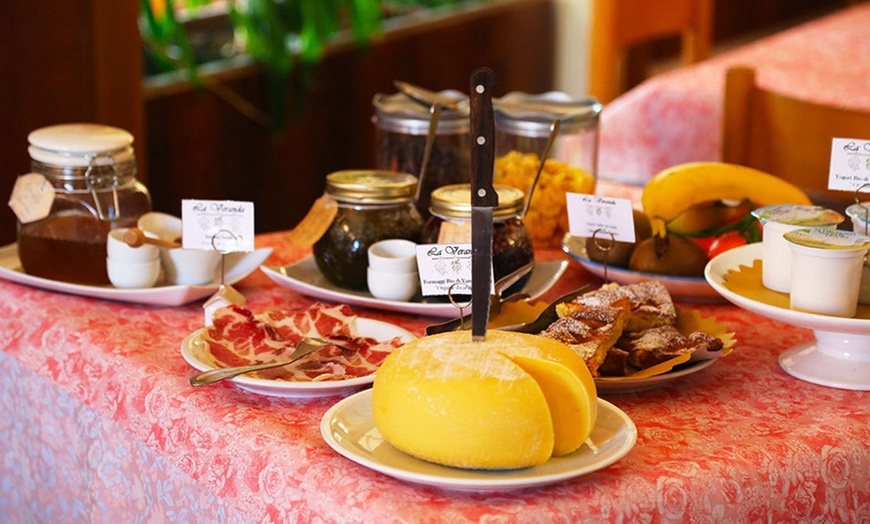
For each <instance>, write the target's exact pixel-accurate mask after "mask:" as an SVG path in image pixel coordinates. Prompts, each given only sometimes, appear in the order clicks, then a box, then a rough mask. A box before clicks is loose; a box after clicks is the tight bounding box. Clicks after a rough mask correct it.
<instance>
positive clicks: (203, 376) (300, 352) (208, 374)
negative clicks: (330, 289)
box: [190, 337, 352, 386]
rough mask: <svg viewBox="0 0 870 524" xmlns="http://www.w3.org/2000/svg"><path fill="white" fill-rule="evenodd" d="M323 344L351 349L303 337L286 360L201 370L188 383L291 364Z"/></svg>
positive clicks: (196, 383) (210, 382)
mask: <svg viewBox="0 0 870 524" xmlns="http://www.w3.org/2000/svg"><path fill="white" fill-rule="evenodd" d="M324 346H336V347H338V348H341V349H343V350H345V351H352V350H351V349H350V348H348V347H345V346H342V345H341V344H336V343H335V342H331V341H329V340H324V339H322V338H313V337H305V338H304V339H302V341H301V342H299V344H298V345H297V346H296V350H295V351H293V353H291V354H290V358H288V359H287V360H279V361H277V362H267V363H265V364H252V365H250V366H239V367H234V368H219V369H212V370H209V371H203V372H202V373H199V374H197V375H194V376H192V377H190V385H191V386H205V385H207V384H212V383H214V382H218V381H221V380H224V379H228V378H233V377H235V376H238V375H242V374H245V373H250V372H252V371H260V370H263V369H272V368H280V367H282V366H286V365H289V364H292V363H294V362H296V361H297V360H299V359H300V358H302V357H304V356H305V355H308V354H309V353H313V352H315V351H317V350H318V349H320V348H322V347H324Z"/></svg>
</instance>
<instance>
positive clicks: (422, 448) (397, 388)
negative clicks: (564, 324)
mask: <svg viewBox="0 0 870 524" xmlns="http://www.w3.org/2000/svg"><path fill="white" fill-rule="evenodd" d="M372 412H373V416H374V422H375V427H377V429H378V431H379V432H380V433H381V435H382V436H383V437H384V438H385V439H386V440H387V441H388V442H389V443H390V444H392V445H393V446H395V447H396V448H398V449H400V450H401V451H404V452H405V453H408V454H410V455H413V456H415V457H417V458H420V459H423V460H427V461H430V462H435V463H438V464H443V465H446V466H454V467H459V468H469V469H514V468H523V467H529V466H534V465H537V464H542V463H544V462H546V461H547V460H548V459H549V458H550V457H551V456H553V455H564V454H567V453H570V452H572V451H574V450H576V449H577V448H579V447H580V446H581V445H582V444H583V442H585V440H586V439H587V437H588V436H589V433H590V432H591V431H592V427H593V426H594V424H595V418H596V416H597V397H596V391H595V382H594V381H593V379H592V376H591V374H590V373H589V369H588V368H587V367H586V364H585V363H584V362H583V359H581V358H580V357H579V356H578V355H577V354H576V353H575V352H574V351H572V350H571V349H570V348H569V347H568V346H566V345H564V344H562V343H561V342H558V341H556V340H552V339H548V338H544V337H539V336H535V335H527V334H522V333H512V332H506V331H490V332H488V333H487V336H486V341H485V342H473V341H472V340H471V333H470V332H468V331H456V332H450V333H443V334H440V335H434V336H429V337H423V338H419V339H416V340H413V341H411V342H409V343H407V344H405V345H404V346H402V347H401V348H399V349H398V350H396V351H394V352H393V353H392V354H391V355H390V356H389V357H387V359H386V360H385V361H384V363H383V364H382V365H381V367H380V369H379V370H378V372H377V375H376V376H375V382H374V385H373V386H372Z"/></svg>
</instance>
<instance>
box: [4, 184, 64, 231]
mask: <svg viewBox="0 0 870 524" xmlns="http://www.w3.org/2000/svg"><path fill="white" fill-rule="evenodd" d="M53 203H54V188H53V187H52V186H51V183H50V182H49V181H48V180H46V178H45V176H43V175H41V174H39V173H27V174H26V175H21V176H19V177H18V178H16V179H15V185H14V186H12V194H11V195H10V196H9V207H10V208H12V212H13V213H15V216H16V217H17V218H18V221H19V222H21V223H22V224H29V223H30V222H36V221H37V220H42V219H43V218H45V217H47V216H48V214H49V213H50V212H51V205H52V204H53Z"/></svg>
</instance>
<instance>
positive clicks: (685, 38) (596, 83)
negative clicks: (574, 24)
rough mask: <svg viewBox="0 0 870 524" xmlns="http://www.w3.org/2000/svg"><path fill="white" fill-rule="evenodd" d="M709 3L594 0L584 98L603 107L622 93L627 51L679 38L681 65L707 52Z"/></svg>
mask: <svg viewBox="0 0 870 524" xmlns="http://www.w3.org/2000/svg"><path fill="white" fill-rule="evenodd" d="M712 3H713V0H593V2H592V33H591V50H590V51H591V52H590V60H589V94H590V95H592V96H594V97H596V98H597V99H598V101H599V102H601V103H606V102H610V101H611V100H613V99H614V98H616V97H617V96H618V95H619V94H621V93H622V92H624V91H625V78H626V62H627V60H626V58H627V54H628V51H629V49H631V48H632V47H635V46H637V45H638V44H643V43H646V42H651V41H654V40H658V39H662V38H665V37H670V36H677V35H679V36H680V38H681V44H682V45H681V56H682V62H683V63H684V64H691V63H694V62H698V61H700V60H703V59H705V58H707V56H708V55H709V54H710V26H711V23H712V11H713V7H712Z"/></svg>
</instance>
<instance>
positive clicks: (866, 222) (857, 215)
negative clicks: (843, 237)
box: [846, 202, 870, 235]
mask: <svg viewBox="0 0 870 524" xmlns="http://www.w3.org/2000/svg"><path fill="white" fill-rule="evenodd" d="M846 216H848V217H849V219H850V220H851V221H852V231H854V232H855V233H860V234H862V235H870V202H862V203H860V204H852V205H851V206H849V207H847V208H846Z"/></svg>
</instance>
